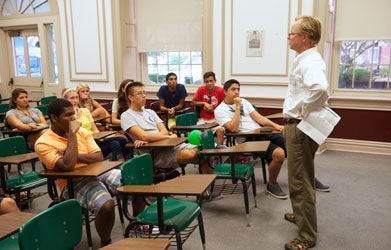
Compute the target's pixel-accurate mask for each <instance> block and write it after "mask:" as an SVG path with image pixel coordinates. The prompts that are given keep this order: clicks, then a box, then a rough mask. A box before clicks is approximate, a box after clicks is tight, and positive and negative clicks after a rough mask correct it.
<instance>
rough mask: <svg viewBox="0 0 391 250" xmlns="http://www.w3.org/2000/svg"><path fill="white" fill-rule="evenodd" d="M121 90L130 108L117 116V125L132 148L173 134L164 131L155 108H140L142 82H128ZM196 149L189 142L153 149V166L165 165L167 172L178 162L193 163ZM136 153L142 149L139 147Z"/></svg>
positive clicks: (143, 94) (142, 103) (143, 96)
mask: <svg viewBox="0 0 391 250" xmlns="http://www.w3.org/2000/svg"><path fill="white" fill-rule="evenodd" d="M125 91H126V94H127V97H128V99H129V103H130V107H129V109H128V110H127V111H125V112H123V113H122V115H121V127H122V129H123V130H124V131H125V132H127V133H128V134H129V136H130V137H131V138H132V140H133V141H135V144H136V147H137V145H140V144H143V143H145V142H153V141H160V140H163V139H167V138H175V137H177V135H176V134H172V135H170V134H169V133H168V130H167V128H166V126H165V125H164V123H163V121H162V120H161V119H160V118H159V116H158V115H157V114H156V113H155V111H153V110H152V109H146V108H144V107H145V103H146V101H147V99H146V96H145V89H144V84H143V83H141V82H133V83H130V84H128V86H127V87H126V90H125ZM136 140H139V141H138V142H139V143H136ZM197 150H198V148H197V147H196V146H194V145H191V144H189V143H182V144H179V145H178V146H176V147H174V148H165V149H162V150H154V151H153V155H152V158H153V164H154V167H155V168H161V169H164V168H165V169H166V170H167V171H166V173H170V172H173V171H175V169H176V168H178V167H179V166H181V165H186V164H187V163H196V162H197V160H198V157H197ZM146 152H149V151H146ZM140 153H144V151H142V150H140Z"/></svg>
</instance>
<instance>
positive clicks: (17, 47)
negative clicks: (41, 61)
mask: <svg viewBox="0 0 391 250" xmlns="http://www.w3.org/2000/svg"><path fill="white" fill-rule="evenodd" d="M23 40H24V39H23V37H21V36H17V37H12V47H13V50H14V57H15V75H16V76H26V59H25V56H24V42H23Z"/></svg>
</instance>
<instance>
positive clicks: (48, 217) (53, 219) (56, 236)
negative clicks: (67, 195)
mask: <svg viewBox="0 0 391 250" xmlns="http://www.w3.org/2000/svg"><path fill="white" fill-rule="evenodd" d="M81 238H82V217H81V207H80V205H79V202H78V201H76V200H67V201H64V202H61V203H59V204H57V205H55V206H53V207H51V208H49V209H47V210H45V211H43V212H41V213H40V214H38V215H36V216H34V217H33V218H31V219H30V220H28V221H27V222H26V223H25V224H24V225H22V226H21V227H20V229H19V235H18V236H10V237H8V238H6V239H5V240H4V242H3V241H2V242H1V244H0V249H21V250H24V249H28V250H32V249H37V250H38V249H58V250H68V249H73V247H75V246H76V245H77V244H79V243H80V241H81Z"/></svg>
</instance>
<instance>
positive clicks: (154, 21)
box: [135, 0, 203, 52]
mask: <svg viewBox="0 0 391 250" xmlns="http://www.w3.org/2000/svg"><path fill="white" fill-rule="evenodd" d="M135 11H136V12H135V17H136V35H137V38H136V39H137V50H138V52H149V51H199V50H202V13H203V0H186V1H184V0H164V1H162V0H136V1H135Z"/></svg>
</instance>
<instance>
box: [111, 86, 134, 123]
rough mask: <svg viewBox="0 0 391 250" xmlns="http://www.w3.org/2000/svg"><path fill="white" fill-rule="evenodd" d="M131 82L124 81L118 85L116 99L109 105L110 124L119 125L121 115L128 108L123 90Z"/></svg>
mask: <svg viewBox="0 0 391 250" xmlns="http://www.w3.org/2000/svg"><path fill="white" fill-rule="evenodd" d="M131 82H133V80H131V79H125V80H123V81H122V82H121V84H120V85H119V89H118V93H117V98H114V100H113V104H112V105H111V124H113V125H121V114H122V113H123V112H125V111H126V110H127V109H128V108H129V105H130V104H129V102H128V98H127V97H126V94H125V88H126V85H127V84H128V83H131Z"/></svg>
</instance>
